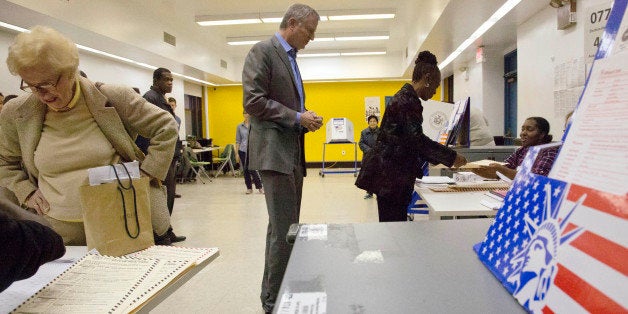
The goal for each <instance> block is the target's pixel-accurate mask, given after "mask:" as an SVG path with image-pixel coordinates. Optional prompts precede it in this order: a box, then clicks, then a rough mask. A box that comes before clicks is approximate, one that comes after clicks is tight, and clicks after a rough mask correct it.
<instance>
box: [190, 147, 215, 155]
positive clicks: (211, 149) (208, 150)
mask: <svg viewBox="0 0 628 314" xmlns="http://www.w3.org/2000/svg"><path fill="white" fill-rule="evenodd" d="M215 150H217V151H220V146H212V147H203V148H192V151H193V152H194V153H196V154H200V153H204V152H212V151H215Z"/></svg>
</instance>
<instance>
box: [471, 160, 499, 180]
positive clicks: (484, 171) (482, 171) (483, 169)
mask: <svg viewBox="0 0 628 314" xmlns="http://www.w3.org/2000/svg"><path fill="white" fill-rule="evenodd" d="M498 166H499V164H497V163H491V164H489V165H488V166H480V168H474V169H471V171H473V173H475V174H477V175H479V176H481V177H483V178H487V179H497V174H496V173H495V172H497V170H498V169H499V168H498Z"/></svg>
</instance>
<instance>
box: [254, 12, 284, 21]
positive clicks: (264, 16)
mask: <svg viewBox="0 0 628 314" xmlns="http://www.w3.org/2000/svg"><path fill="white" fill-rule="evenodd" d="M259 18H260V19H261V20H262V22H264V23H281V20H283V13H281V12H274V13H260V14H259Z"/></svg>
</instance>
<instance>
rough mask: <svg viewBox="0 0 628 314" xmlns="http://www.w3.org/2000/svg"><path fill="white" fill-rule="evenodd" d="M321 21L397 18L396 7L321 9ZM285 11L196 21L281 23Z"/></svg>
mask: <svg viewBox="0 0 628 314" xmlns="http://www.w3.org/2000/svg"><path fill="white" fill-rule="evenodd" d="M318 13H319V15H320V18H321V21H328V20H333V21H344V20H376V19H392V18H395V10H394V9H365V10H337V11H319V12H318ZM283 15H284V14H283V13H279V12H260V13H244V14H228V15H197V16H195V17H194V21H195V22H196V23H197V24H198V25H200V26H221V25H240V24H257V23H281V20H282V19H283Z"/></svg>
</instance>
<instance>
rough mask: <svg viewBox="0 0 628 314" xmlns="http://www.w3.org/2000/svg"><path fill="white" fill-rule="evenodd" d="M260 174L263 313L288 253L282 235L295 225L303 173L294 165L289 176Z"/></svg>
mask: <svg viewBox="0 0 628 314" xmlns="http://www.w3.org/2000/svg"><path fill="white" fill-rule="evenodd" d="M260 174H261V175H262V181H263V182H264V189H265V193H266V194H265V197H266V207H267V209H268V229H267V231H266V253H265V263H264V277H263V278H262V293H261V295H260V298H261V300H262V307H263V308H264V311H267V312H269V311H272V309H273V307H274V306H275V301H276V299H277V294H278V293H279V287H280V286H281V281H282V280H283V275H284V272H285V271H286V266H287V265H288V259H289V258H290V252H291V251H292V245H290V244H288V242H286V234H287V233H288V229H289V228H290V225H291V224H293V223H298V222H299V214H300V211H301V195H302V192H303V170H302V168H301V166H299V165H297V166H296V167H295V169H294V171H293V173H291V174H284V173H279V172H276V171H269V170H263V171H260Z"/></svg>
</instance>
